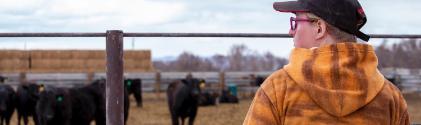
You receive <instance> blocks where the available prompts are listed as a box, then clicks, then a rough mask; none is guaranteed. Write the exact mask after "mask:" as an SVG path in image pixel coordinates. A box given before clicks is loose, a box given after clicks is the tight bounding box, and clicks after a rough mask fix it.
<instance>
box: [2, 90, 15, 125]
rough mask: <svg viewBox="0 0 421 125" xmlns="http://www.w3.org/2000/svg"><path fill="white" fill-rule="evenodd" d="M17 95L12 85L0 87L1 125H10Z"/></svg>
mask: <svg viewBox="0 0 421 125" xmlns="http://www.w3.org/2000/svg"><path fill="white" fill-rule="evenodd" d="M15 101H16V93H15V91H13V89H12V87H10V85H0V118H1V119H0V125H3V123H4V124H5V125H9V123H10V118H11V117H12V114H13V112H14V111H15Z"/></svg>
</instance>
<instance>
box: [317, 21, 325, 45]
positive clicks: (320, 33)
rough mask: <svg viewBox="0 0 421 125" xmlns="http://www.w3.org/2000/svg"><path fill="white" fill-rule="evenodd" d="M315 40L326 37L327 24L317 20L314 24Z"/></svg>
mask: <svg viewBox="0 0 421 125" xmlns="http://www.w3.org/2000/svg"><path fill="white" fill-rule="evenodd" d="M315 30H316V31H315V32H316V38H315V39H316V40H319V39H322V38H323V37H325V36H327V24H326V22H325V21H323V20H317V22H316V28H315Z"/></svg>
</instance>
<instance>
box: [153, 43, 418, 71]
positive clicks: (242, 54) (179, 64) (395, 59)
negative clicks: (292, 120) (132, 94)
mask: <svg viewBox="0 0 421 125" xmlns="http://www.w3.org/2000/svg"><path fill="white" fill-rule="evenodd" d="M387 43H388V41H387V40H384V41H383V42H382V43H381V44H380V45H379V46H376V47H375V52H376V55H377V57H378V60H379V65H378V67H379V68H380V69H381V68H408V69H420V68H421V57H420V56H421V40H416V39H407V40H402V41H400V42H396V43H393V44H387ZM287 63H288V60H287V59H286V58H284V57H277V56H275V55H273V54H272V53H270V52H266V53H263V54H260V53H258V52H256V51H254V50H251V49H249V48H248V47H247V46H245V45H233V46H232V47H231V49H230V50H229V52H228V54H227V55H221V54H216V55H213V56H211V57H200V56H198V55H195V54H193V53H191V52H183V53H181V54H180V55H179V56H178V57H177V58H176V59H175V60H171V61H162V60H156V61H153V64H154V67H155V68H156V69H157V70H159V71H180V72H195V71H275V70H277V69H280V68H282V67H283V66H284V65H285V64H287Z"/></svg>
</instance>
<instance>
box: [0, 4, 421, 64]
mask: <svg viewBox="0 0 421 125" xmlns="http://www.w3.org/2000/svg"><path fill="white" fill-rule="evenodd" d="M273 2H275V0H0V17H1V20H0V32H105V31H106V30H112V29H119V30H123V31H124V32H195V33H196V32H221V33H288V29H289V17H291V16H293V15H292V14H288V13H278V12H276V11H274V10H273V8H272V3H273ZM360 3H361V4H362V6H363V8H364V9H365V12H366V14H367V17H368V22H367V24H366V25H365V26H364V27H363V29H362V31H363V32H365V33H368V34H421V16H419V15H421V0H398V1H397V0H360ZM133 41H134V42H133ZM381 41H383V40H382V39H371V40H370V44H373V45H378V44H379V42H381ZM389 41H394V40H389ZM395 41H396V40H395ZM233 44H245V45H247V46H248V47H249V48H250V49H252V50H257V51H258V52H259V53H264V52H272V53H273V54H275V55H277V56H283V57H287V56H288V54H289V51H290V50H291V49H292V48H293V43H292V39H285V38H284V39H282V38H276V39H274V38H253V39H246V38H125V46H124V47H125V49H150V50H152V56H153V58H156V59H157V58H162V57H166V56H177V55H178V54H179V53H181V52H183V51H189V52H192V53H195V54H197V55H201V56H211V55H214V54H216V53H217V54H227V52H228V50H229V48H230V47H231V46H232V45H233ZM0 49H105V38H0Z"/></svg>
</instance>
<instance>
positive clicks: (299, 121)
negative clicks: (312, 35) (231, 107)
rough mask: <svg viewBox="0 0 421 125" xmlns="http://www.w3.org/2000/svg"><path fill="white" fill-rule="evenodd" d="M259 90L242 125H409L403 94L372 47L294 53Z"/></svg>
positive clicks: (349, 45) (338, 46)
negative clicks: (379, 66)
mask: <svg viewBox="0 0 421 125" xmlns="http://www.w3.org/2000/svg"><path fill="white" fill-rule="evenodd" d="M289 61H290V62H289V64H288V65H286V66H284V68H283V69H280V70H278V71H276V72H275V73H273V74H272V75H270V76H269V77H268V79H266V80H265V82H264V83H263V84H262V86H261V88H260V89H259V90H258V91H257V93H256V95H255V97H254V100H253V102H252V104H251V106H250V109H249V111H248V113H247V116H246V118H245V120H244V123H243V125H316V124H331V125H340V124H348V125H407V124H409V116H408V112H407V105H406V102H405V100H404V98H403V96H402V94H401V93H400V92H399V90H398V89H397V88H396V87H395V86H394V85H393V84H392V83H391V82H389V81H387V80H385V78H384V76H383V75H382V74H381V73H380V72H379V70H378V69H377V57H376V55H375V53H374V50H373V47H372V46H370V45H368V44H358V43H350V42H345V43H338V44H331V45H326V46H322V47H319V48H314V49H303V48H295V49H293V50H292V53H291V55H290V59H289Z"/></svg>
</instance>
